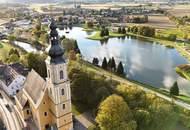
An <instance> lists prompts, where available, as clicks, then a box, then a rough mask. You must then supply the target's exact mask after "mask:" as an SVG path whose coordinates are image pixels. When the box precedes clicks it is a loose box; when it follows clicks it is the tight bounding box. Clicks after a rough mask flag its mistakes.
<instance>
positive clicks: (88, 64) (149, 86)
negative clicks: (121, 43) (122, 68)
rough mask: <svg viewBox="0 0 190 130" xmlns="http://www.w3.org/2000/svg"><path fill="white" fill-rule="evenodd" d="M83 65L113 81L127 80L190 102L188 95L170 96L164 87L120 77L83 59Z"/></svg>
mask: <svg viewBox="0 0 190 130" xmlns="http://www.w3.org/2000/svg"><path fill="white" fill-rule="evenodd" d="M83 63H84V65H85V67H86V68H87V70H88V71H92V72H95V73H96V74H99V75H102V76H106V77H109V78H110V79H112V80H115V81H119V82H120V83H122V82H123V83H124V82H127V83H129V84H133V85H136V86H138V87H141V88H143V89H145V90H146V89H148V90H151V91H152V92H156V93H159V94H162V95H164V96H167V97H168V98H172V99H174V100H176V101H177V100H179V101H182V102H184V103H187V104H190V97H188V96H186V95H179V96H172V97H171V95H170V92H169V91H166V90H165V89H163V88H160V89H159V88H156V87H155V86H154V87H153V86H151V85H148V84H145V83H141V82H138V81H135V80H131V79H128V78H126V77H120V76H118V75H116V74H114V73H111V72H109V71H106V70H104V69H102V68H100V67H96V66H94V65H92V64H91V63H89V62H87V61H83Z"/></svg>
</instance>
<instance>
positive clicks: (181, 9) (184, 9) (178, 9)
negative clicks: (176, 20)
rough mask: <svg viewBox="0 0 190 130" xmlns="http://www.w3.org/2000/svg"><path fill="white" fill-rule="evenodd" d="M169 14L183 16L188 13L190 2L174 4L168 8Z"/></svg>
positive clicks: (189, 11)
mask: <svg viewBox="0 0 190 130" xmlns="http://www.w3.org/2000/svg"><path fill="white" fill-rule="evenodd" d="M168 11H169V12H170V13H171V14H173V15H175V16H176V17H183V16H186V15H187V16H189V15H190V4H188V5H175V6H173V7H172V8H171V9H170V10H168Z"/></svg>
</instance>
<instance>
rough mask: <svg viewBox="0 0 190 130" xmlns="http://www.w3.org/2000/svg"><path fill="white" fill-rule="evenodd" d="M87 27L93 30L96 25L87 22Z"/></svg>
mask: <svg viewBox="0 0 190 130" xmlns="http://www.w3.org/2000/svg"><path fill="white" fill-rule="evenodd" d="M86 26H87V27H88V28H93V27H94V24H93V22H92V21H87V22H86Z"/></svg>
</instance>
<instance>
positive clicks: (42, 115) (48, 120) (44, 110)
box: [37, 91, 52, 130]
mask: <svg viewBox="0 0 190 130" xmlns="http://www.w3.org/2000/svg"><path fill="white" fill-rule="evenodd" d="M49 102H50V101H49V97H48V94H47V91H46V93H45V95H44V98H43V100H42V102H41V104H40V105H39V107H38V110H37V111H38V113H39V120H40V128H41V129H40V130H45V126H46V125H48V124H49V125H51V124H52V116H51V113H50V111H49V107H50V106H49Z"/></svg>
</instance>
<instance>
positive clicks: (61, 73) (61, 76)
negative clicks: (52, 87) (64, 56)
mask: <svg viewBox="0 0 190 130" xmlns="http://www.w3.org/2000/svg"><path fill="white" fill-rule="evenodd" d="M60 79H63V70H61V71H60Z"/></svg>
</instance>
